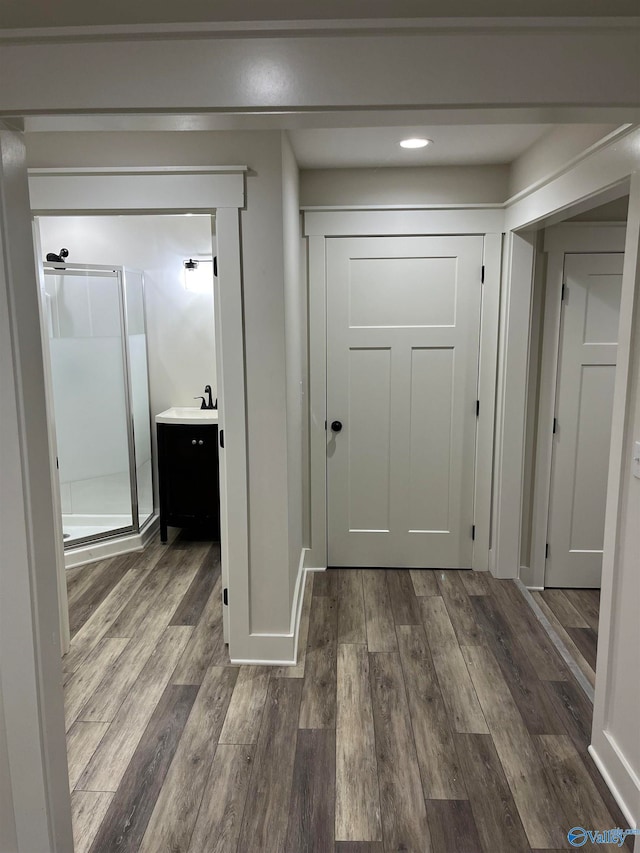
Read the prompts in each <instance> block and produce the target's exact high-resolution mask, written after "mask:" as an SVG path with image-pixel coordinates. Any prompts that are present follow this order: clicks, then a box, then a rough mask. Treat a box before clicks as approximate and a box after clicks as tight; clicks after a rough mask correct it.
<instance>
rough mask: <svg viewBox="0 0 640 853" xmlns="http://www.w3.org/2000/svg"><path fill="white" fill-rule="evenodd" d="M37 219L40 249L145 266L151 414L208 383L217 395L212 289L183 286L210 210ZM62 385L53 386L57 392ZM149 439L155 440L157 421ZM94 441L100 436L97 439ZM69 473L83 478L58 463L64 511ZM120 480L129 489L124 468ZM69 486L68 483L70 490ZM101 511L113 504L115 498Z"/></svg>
mask: <svg viewBox="0 0 640 853" xmlns="http://www.w3.org/2000/svg"><path fill="white" fill-rule="evenodd" d="M39 224H40V233H41V242H42V250H43V253H44V254H46V253H47V252H58V251H59V250H60V248H61V247H62V246H64V247H65V248H67V249H69V252H70V254H69V261H70V262H73V263H79V264H116V265H123V266H129V267H133V268H137V269H141V270H143V271H144V274H145V310H146V317H147V346H148V353H149V392H150V406H151V416H152V417H153V416H155V415H156V414H157V413H158V412H161V411H163V410H164V409H167V408H169V407H170V406H192V405H193V406H195V405H199V401H197V400H194V399H193V398H194V397H195V396H196V395H198V394H203V393H204V392H203V389H204V386H205V385H207V384H209V385H211V386H212V388H213V394H214V397H215V393H216V362H215V347H214V335H213V291H211V293H193V292H191V291H188V290H186V289H185V286H184V279H183V261H184V260H185V259H186V258H189V257H193V258H196V259H197V257H198V256H203V255H204V256H209V257H211V254H212V249H211V218H210V217H209V216H84V217H67V216H62V217H56V216H47V217H40V218H39ZM54 343H59V342H57V341H55V342H54ZM63 343H66V342H63ZM73 343H76V342H73ZM116 380H117V377H115V378H113V382H105V386H108V387H105V389H104V390H105V391H108V389H109V387H112V389H113V393H117V390H118V388H119V387H120V386H118V383H117V381H116ZM61 390H62V389H60V388H58V389H57V391H58V396H59V392H60V391H61ZM69 427H70V424H68V423H67V424H64V425H63V429H60V425H59V428H58V433H59V434H58V443H59V444H60V445H62V444H65V446H66V443H68V441H69V440H70V439H69V436H67V435H65V429H66V432H68V431H69ZM125 440H126V436H125ZM153 441H154V447H155V428H154V429H153ZM95 446H102V443H101V442H96V443H95V444H94V447H95ZM117 449H118V448H117ZM119 449H120V450H122V448H121V447H120V448H119ZM125 450H126V447H125ZM112 455H113V454H112ZM121 455H122V454H121V453H116V456H118V457H120V456H121ZM116 463H117V464H120V467H122V465H123V464H124V466H125V467H126V468H127V469H128V457H127V456H126V455H125V457H124V461H123V460H122V459H116V460H113V464H112V466H111V468H112V469H113V470H111V468H110V469H109V470H106V469H105V470H104V471H102V469H100V473H102V474H108V475H112V476H113V475H115V473H116V471H117V470H119V469H118V468H117V464H116ZM114 466H115V467H114ZM85 467H86V466H85ZM103 467H104V466H103ZM72 474H73V475H72ZM93 475H95V471H92V476H93ZM65 478H66V479H65ZM69 479H70V480H71V481H75V480H79V479H82V478H81V477H80V476H79V475H78V472H77V471H76V472H75V473H73V472H70V473H69V476H67V474H66V472H65V471H64V470H63V469H62V468H61V481H62V499H63V511H68V512H71V511H74V512H75V511H76V510H75V508H73V505H71V506H67V505H66V504H65V500H66V499H67V490H66V486H67V480H69ZM125 481H126V482H125ZM123 482H124V488H125V494H126V491H127V484H128V472H127V473H126V476H125V478H124V481H123ZM156 484H157V478H156ZM73 488H74V487H73V486H71V487H70V489H69V491H70V493H72V492H73ZM76 491H78V490H77V489H76ZM71 496H72V495H71ZM156 498H157V496H156ZM156 506H157V500H156ZM85 511H86V512H89V511H91V510H90V509H87V510H85ZM94 511H95V510H94ZM103 511H113V512H117V511H118V509H117V507H115V505H114V506H113V508H111V509H108V510H103Z"/></svg>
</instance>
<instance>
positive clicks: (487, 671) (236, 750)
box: [65, 538, 625, 853]
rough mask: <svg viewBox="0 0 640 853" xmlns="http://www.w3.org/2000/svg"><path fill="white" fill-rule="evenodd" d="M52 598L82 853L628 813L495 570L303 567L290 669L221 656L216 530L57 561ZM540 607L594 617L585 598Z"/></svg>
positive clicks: (510, 836)
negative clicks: (59, 618)
mask: <svg viewBox="0 0 640 853" xmlns="http://www.w3.org/2000/svg"><path fill="white" fill-rule="evenodd" d="M69 591H70V602H71V605H70V606H71V624H72V625H73V629H74V637H73V640H72V644H71V650H70V652H69V655H68V656H67V659H66V661H65V671H66V673H67V683H66V711H67V730H68V752H69V767H70V784H71V790H72V810H73V820H74V838H75V845H76V851H77V853H85V851H90V853H109V851H114V853H115V851H127V853H215V852H216V851H217V853H365V851H375V853H399V851H408V852H409V853H412V852H413V851H415V853H425V851H435V853H474V851H477V853H519V851H522V853H525V851H532V850H568V849H571V846H570V845H569V843H568V841H567V831H568V830H569V829H570V828H572V827H574V826H576V825H582V826H585V827H586V828H589V829H602V830H604V829H609V828H612V827H615V826H625V823H624V819H623V817H622V815H621V814H620V812H619V810H618V808H617V806H616V804H615V802H614V800H613V798H612V797H611V795H610V794H609V792H608V790H607V789H606V787H605V785H604V783H603V782H602V780H601V778H600V777H599V775H598V773H597V770H596V769H595V767H594V766H593V764H592V762H591V758H590V757H589V755H588V753H587V749H586V748H587V745H588V733H589V729H590V722H591V721H590V715H591V708H590V706H589V703H588V702H587V701H586V699H585V697H584V694H582V692H581V690H580V688H579V687H578V685H577V684H576V682H575V681H574V679H573V676H572V675H571V673H570V672H569V671H568V669H567V668H566V667H565V665H564V663H563V661H562V660H561V658H560V657H559V655H558V654H557V652H556V650H555V648H554V647H553V645H552V644H551V643H550V641H549V639H548V637H547V635H546V633H545V632H544V631H543V630H542V629H541V628H540V627H538V625H537V621H536V620H535V618H531V611H530V610H529V608H528V606H527V604H526V602H525V600H524V598H523V597H522V596H521V595H520V594H519V592H518V590H517V589H516V587H515V585H514V584H513V583H512V582H511V581H497V580H494V579H493V578H491V577H490V576H489V575H486V574H485V575H477V574H476V575H472V574H471V573H466V572H455V571H447V572H443V571H411V572H409V571H406V572H405V571H397V570H394V571H385V570H382V569H379V570H362V571H361V570H339V571H338V570H330V571H328V572H326V573H312V574H310V575H308V580H307V589H306V594H305V599H304V608H303V617H302V624H301V637H302V638H303V640H302V642H303V646H304V647H303V648H302V649H301V654H300V656H299V662H298V665H297V666H296V667H293V668H289V669H287V668H284V667H277V668H269V667H263V666H243V667H236V666H231V665H230V664H229V662H228V656H227V654H226V649H225V646H224V643H223V640H222V625H221V607H220V604H219V601H220V566H219V549H218V546H217V545H216V544H212V543H207V542H198V541H189V540H187V539H182V538H178V539H177V540H176V541H175V542H174V543H173V544H171V545H169V546H164V547H160V546H159V545H157V544H155V545H152V546H151V547H150V548H148V549H147V550H146V551H145V552H144V553H143V554H139V555H129V556H127V557H116V558H114V559H111V560H107V561H105V562H104V563H101V564H94V565H92V566H87V567H85V568H84V569H81V570H78V569H74V570H73V572H71V573H70V574H69ZM581 599H584V602H583V604H584V609H582V608H581V607H579V606H578V605H579V604H580V603H581ZM544 600H545V599H544V598H543V601H544ZM545 605H546V606H547V607H548V608H549V609H550V611H551V612H553V613H554V614H555V615H556V618H557V619H558V621H559V622H560V624H564V625H566V629H567V630H568V629H575V630H576V631H577V630H581V631H582V632H585V631H587V630H589V631H595V630H596V629H597V621H596V622H595V627H594V608H595V612H596V613H597V604H595V603H594V601H593V596H568V595H566V596H565V598H561V596H559V595H553V596H549V599H548V601H545ZM571 608H573V610H575V613H576V614H580V613H581V614H582V616H580V618H578V616H576V615H575V614H574V612H573V610H572V609H571ZM567 620H568V621H570V622H573V623H574V624H566V623H567ZM583 623H584V624H583ZM569 636H573V637H574V642H575V644H576V647H578V648H583V649H584V651H585V652H586V651H587V642H586V639H585V638H582V639H578V638H579V637H580V635H578V634H571V633H569ZM585 660H586V658H585Z"/></svg>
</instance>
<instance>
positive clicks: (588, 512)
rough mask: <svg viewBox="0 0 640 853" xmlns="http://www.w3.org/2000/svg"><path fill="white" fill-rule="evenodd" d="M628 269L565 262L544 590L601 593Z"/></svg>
mask: <svg viewBox="0 0 640 853" xmlns="http://www.w3.org/2000/svg"><path fill="white" fill-rule="evenodd" d="M623 263H624V255H623V254H622V253H607V254H604V253H603V254H566V255H565V265H564V266H565V268H564V272H565V290H564V298H563V302H562V326H561V334H560V342H559V352H558V379H557V390H556V408H555V416H556V422H555V423H556V429H555V436H554V445H553V463H552V473H551V489H550V500H549V521H548V531H547V541H548V543H549V548H548V556H547V563H546V572H545V586H551V587H599V586H600V577H601V572H602V549H603V542H604V522H605V504H606V492H607V476H608V468H609V445H610V441H611V417H612V409H613V390H614V385H615V372H616V356H617V341H618V323H619V314H620V294H621V287H622V267H623Z"/></svg>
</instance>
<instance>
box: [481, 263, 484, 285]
mask: <svg viewBox="0 0 640 853" xmlns="http://www.w3.org/2000/svg"><path fill="white" fill-rule="evenodd" d="M480 281H481V282H482V284H484V264H482V273H481V275H480Z"/></svg>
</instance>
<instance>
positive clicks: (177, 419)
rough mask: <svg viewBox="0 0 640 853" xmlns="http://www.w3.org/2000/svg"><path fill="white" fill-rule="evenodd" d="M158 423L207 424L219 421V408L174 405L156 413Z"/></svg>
mask: <svg viewBox="0 0 640 853" xmlns="http://www.w3.org/2000/svg"><path fill="white" fill-rule="evenodd" d="M156 423H157V424H186V425H189V424H192V425H193V426H205V425H206V424H217V423H218V410H217V409H200V408H197V407H196V406H173V407H172V408H170V409H167V410H166V411H164V412H160V414H159V415H156Z"/></svg>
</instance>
